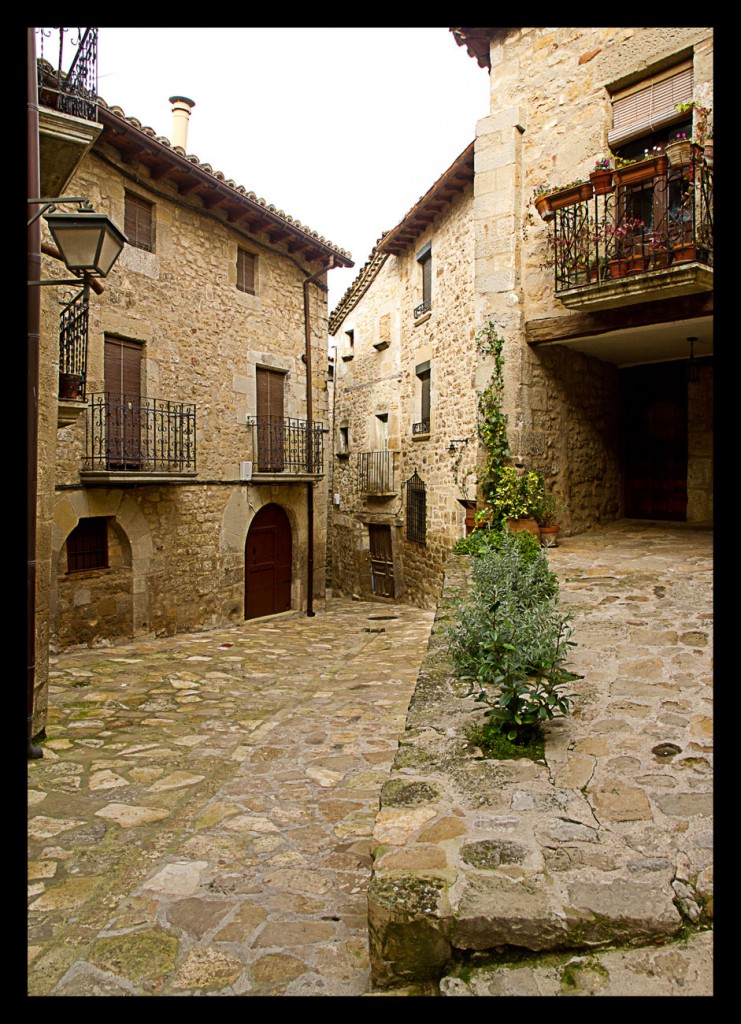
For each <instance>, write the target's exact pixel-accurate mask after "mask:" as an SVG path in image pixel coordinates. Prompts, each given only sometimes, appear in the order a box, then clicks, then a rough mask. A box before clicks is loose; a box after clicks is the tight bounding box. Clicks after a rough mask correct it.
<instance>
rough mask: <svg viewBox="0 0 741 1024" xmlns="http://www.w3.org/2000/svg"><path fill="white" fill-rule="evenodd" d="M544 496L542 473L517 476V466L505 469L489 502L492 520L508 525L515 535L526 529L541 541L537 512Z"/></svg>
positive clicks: (530, 472)
mask: <svg viewBox="0 0 741 1024" xmlns="http://www.w3.org/2000/svg"><path fill="white" fill-rule="evenodd" d="M544 497H545V485H544V483H543V477H542V476H541V475H540V473H537V472H535V471H534V470H530V471H529V472H527V473H524V474H522V475H521V476H518V474H517V471H516V470H515V468H514V466H505V467H504V468H503V469H502V471H501V472H500V474H499V478H498V480H497V485H496V488H495V490H494V493H493V494H492V496H491V498H490V499H489V505H490V507H491V509H492V514H493V518H494V519H495V520H496V521H498V522H500V523H506V524H507V526H508V528H509V529H510V530H511V531H512V533H518V532H519V531H520V530H527V531H528V532H529V533H532V534H533V535H534V536H535V537H538V538H540V529H539V527H538V523H537V521H536V519H535V512H536V510H537V509H538V508H540V505H541V503H542V501H543V498H544Z"/></svg>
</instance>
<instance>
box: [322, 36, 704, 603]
mask: <svg viewBox="0 0 741 1024" xmlns="http://www.w3.org/2000/svg"><path fill="white" fill-rule="evenodd" d="M451 32H452V33H453V36H454V39H455V41H456V43H458V45H462V46H464V47H465V48H466V49H467V51H468V53H469V54H470V56H471V57H472V58H474V59H476V60H477V61H478V63H479V65H480V66H481V67H482V68H483V69H485V70H486V71H488V73H489V75H490V79H491V92H490V95H491V100H490V113H489V115H488V116H487V117H484V118H482V119H481V120H480V121H479V123H478V125H477V126H476V138H475V143H474V163H473V181H472V183H469V186H468V191H467V193H466V194H465V195H464V196H462V197H461V198H460V199H458V200H457V202H455V203H444V202H440V201H438V202H434V201H433V202H432V203H430V202H429V201H428V202H427V204H426V205H425V202H424V200H425V199H428V200H429V198H431V197H430V194H429V193H428V196H427V197H423V200H421V201H420V204H419V206H420V207H421V208H422V209H424V210H426V212H427V215H428V220H427V221H426V222H423V221H420V219H419V218H417V219H415V217H414V216H413V214H415V211H411V212H410V215H409V216H408V217H407V218H406V219H405V222H403V224H402V225H400V226H399V228H397V229H395V231H394V232H391V233H390V234H389V236H384V238H382V239H381V241H380V242H379V244H378V245H377V247H376V249H375V250H374V252H373V254H372V255H371V258H370V260H369V262H368V263H367V264H366V265H365V267H364V268H363V270H362V271H361V273H360V274H359V276H358V278H357V279H356V282H355V284H354V285H353V287H352V288H351V289H349V290H348V292H347V293H346V295H345V296H344V297H343V300H342V302H341V303H340V304H339V306H338V308H337V309H336V310H335V311H334V312H333V313H332V315H331V317H330V332H331V333H332V334H334V335H335V337H336V342H337V346H338V367H339V365H340V364H341V363H342V360H343V359H348V360H349V361H348V363H347V364H345V365H348V366H349V367H350V368H351V369H350V370H349V372H347V371H346V372H345V375H344V378H343V376H342V371H341V370H339V369H338V379H337V391H336V410H335V414H334V417H335V443H336V444H338V445H339V446H340V449H341V448H342V446H343V445H345V444H347V443H349V444H350V455H349V459H348V463H349V465H348V469H346V470H344V472H343V470H341V469H338V463H337V459H336V460H335V462H336V465H335V485H334V488H333V489H334V491H335V499H334V500H335V502H336V501H337V500H338V499H337V495H338V494H339V502H340V504H339V505H336V504H335V506H334V510H335V511H334V515H333V532H334V538H333V552H334V561H333V582H334V583H335V585H336V586H338V587H340V588H341V589H343V590H359V591H360V592H365V591H367V590H368V589H369V588H370V589H373V587H374V583H373V574H372V572H370V571H369V569H371V568H372V567H373V559H372V558H370V556H369V553H368V552H369V544H370V542H371V541H370V539H369V536H368V534H369V533H371V528H372V527H375V526H376V524H379V525H380V524H382V523H383V525H388V527H389V528H390V531H389V532H390V540H391V545H390V547H391V555H390V556H388V557H389V560H390V561H391V562H392V563H393V565H392V568H393V571H394V574H395V575H394V579H395V582H394V591H393V592H394V594H395V596H396V597H402V596H403V597H405V599H408V600H413V601H419V602H421V603H427V601H428V600H429V598H430V596H431V594H433V593H434V592H435V590H436V587H437V585H438V584H439V580H440V571H441V564H442V561H444V556H445V552H446V551H447V550H448V549H449V547H450V546H451V544H452V542H453V541H454V540H455V538H456V536H462V535H463V533H464V513H463V512H462V511H459V512H458V514H457V515H455V514H454V512H453V509H454V502H455V501H456V500H457V498H458V497H459V496H458V495H455V494H454V489H453V488H452V487H451V485H450V482H449V480H448V479H446V478H445V474H444V472H443V471H442V467H443V464H444V460H445V454H446V453H447V452H448V451H451V453H460V452H461V451H463V452H464V455H463V456H462V458H461V459H460V460H459V458H458V455H457V454H456V455H455V461H456V477H457V478H458V482H459V483H460V479H461V478H463V479H465V481H466V487H467V488H468V490H467V491H466V493H465V495H460V497H461V498H464V499H465V498H470V497H472V496H473V497H475V496H476V495H475V493H474V494H473V495H471V493H470V488H471V487H472V479H473V478H472V477H471V476H467V475H466V473H467V471H468V470H469V469H470V468H471V465H472V464H473V465H475V462H476V456H477V453H476V451H475V448H476V444H477V442H476V440H475V396H474V395H472V394H471V389H472V388H481V387H482V386H483V385H484V383H485V382H486V381H487V379H488V377H489V373H490V371H491V366H487V362H486V360H484V361H482V360H480V359H479V358H478V356H477V353H476V350H475V345H474V344H473V338H474V337H475V333H476V332H477V331H478V330H480V329H482V328H484V327H485V326H486V324H487V323H488V322H490V321H491V322H492V323H494V325H495V326H496V329H497V332H498V334H499V335H500V336H501V337H503V338H504V347H503V356H504V380H505V389H504V411H505V413H506V415H507V418H508V430H509V442H510V449H511V455H512V461H513V463H514V465H515V466H516V467H518V468H519V469H521V470H523V471H524V470H526V469H535V470H539V471H540V472H542V474H543V475H544V477H545V480H546V484H547V488H548V490H550V491H551V492H553V493H554V494H555V496H556V497H557V498H558V499H559V500H560V503H561V506H562V509H563V512H562V520H561V523H562V526H563V528H564V532H566V533H568V532H576V531H581V530H584V529H587V528H588V527H590V526H592V525H596V524H599V523H602V522H607V521H610V520H614V519H617V518H623V517H626V518H641V519H655V520H672V521H686V522H688V523H694V524H709V523H710V522H711V520H712V440H713V433H712V383H713V360H712V352H713V262H714V253H713V234H712V230H713V222H712V218H713V202H712V201H713V170H712V168H713V160H712V109H711V107H712V82H713V67H712V62H713V34H712V30H711V29H708V28H454V29H451ZM482 73H483V72H482ZM681 135H685V136H687V141H685V143H684V145H680V144H678V143H676V140H675V137H676V136H681ZM690 138H691V139H693V140H694V142H695V143H698V144H694V145H690V144H688V141H689V139H690ZM607 156H609V158H610V168H609V170H610V173H609V174H608V175H607V182H606V183H604V184H603V183H602V182H598V181H593V180H592V178H591V173H592V172H593V171H594V170H595V169H596V164H597V163H598V162H599V161H600V160H601V159H604V158H605V157H607ZM454 166H455V165H454ZM577 182H579V183H580V185H579V187H578V188H577V187H576V185H575V183H577ZM572 185H573V186H574V188H573V189H572V190H571V191H570V192H567V191H566V186H572ZM433 191H434V190H433ZM537 193H539V195H538V206H537V207H536V205H535V202H534V200H535V198H536V194H537ZM415 209H416V208H415ZM541 210H542V213H541V212H540V211H541ZM452 219H455V220H456V224H457V226H458V228H459V229H460V236H459V237H458V238H457V239H456V252H455V258H454V259H452V260H449V261H448V264H446V263H445V262H444V260H436V258H435V252H436V238H437V235H438V232H442V231H444V230H445V226H446V225H449V224H450V223H451V222H452ZM400 238H403V239H404V241H405V243H407V248H406V249H405V250H404V251H403V252H402V251H401V250H400V249H399V248H398V246H397V242H398V241H399V240H400ZM428 242H430V243H431V249H430V250H429V251H431V252H432V307H431V310H430V311H429V319H428V320H427V321H426V322H425V323H424V324H420V321H421V320H422V317H421V316H419V315H418V316H417V317H415V316H414V312H415V309H416V311H417V313H419V309H418V308H417V306H418V304H419V303H421V302H422V301H423V296H422V288H423V279H424V278H423V267H424V259H425V246H426V244H427V243H428ZM390 252H393V253H394V255H395V262H390V261H389V259H388V258H386V259H384V256H386V254H388V253H390ZM397 261H398V267H399V268H400V269H399V270H397V269H396V268H397ZM402 268H404V269H402ZM453 268H454V270H453ZM415 275H416V276H415ZM415 287H416V289H417V294H416V295H414V297H413V298H411V295H412V294H413V291H414V288H415ZM446 304H447V305H446ZM441 305H442V307H443V309H445V310H449V311H450V313H452V316H451V315H449V313H448V312H445V313H443V315H442V316H440V315H439V308H440V306H441ZM384 314H386V316H387V319H386V321H384V319H383V317H384ZM389 314H391V317H390V320H389V319H388V315H389ZM424 316H427V313H425V314H424ZM394 317H397V319H396V320H395V319H394ZM385 322H388V323H390V324H391V325H392V329H391V332H390V334H389V342H390V344H389V348H388V350H387V351H386V352H385V353H382V354H381V356H380V357H379V356H378V355H377V353H375V352H374V345H375V344H376V343H377V342H378V341H382V340H384V338H383V335H382V331H383V328H382V324H383V323H385ZM394 329H396V331H397V335H396V336H395V335H394ZM387 333H388V332H387ZM420 335H422V336H423V337H424V345H427V346H429V349H428V350H429V352H430V353H431V354H432V353H435V356H436V358H440V356H441V355H442V353H445V358H447V363H446V364H445V372H443V373H440V374H438V375H435V373H434V363H433V362H432V361H431V367H433V369H432V376H431V386H430V392H429V393H430V396H431V397H430V413H431V417H432V419H431V422H430V428H431V432H430V437H429V438H426V439H425V441H424V442H422V441H414V440H413V438H414V437H415V436H416V435H414V434H411V431H412V429H413V422H414V410H415V401H416V400H417V399H416V396H417V395H420V394H421V390H420V389H419V385H418V383H416V382H415V370H416V368H417V367H419V366H422V367H424V365H425V363H426V361H427V358H426V352H427V351H428V350H425V351H424V353H423V354H424V356H425V357H424V358H423V354H421V353H420V352H419V351H418V350H419V349H420V348H422V347H423V346H422V345H421V344H420V342H418V341H417V339H418V338H419V337H420ZM397 338H398V352H399V355H398V357H395V356H394V355H393V353H394V352H395V351H396V349H395V347H394V346H395V344H397ZM364 339H365V340H364ZM351 355H352V359H349V357H350V356H351ZM383 358H385V359H386V360H387V366H385V367H384V365H383V364H382V363H381V359H383ZM374 360H375V361H374ZM417 381H419V378H417ZM413 385H414V387H413ZM415 388H416V391H415ZM395 389H396V390H395ZM445 396H447V399H446V397H445ZM395 401H396V402H398V411H396V409H395V408H394V402H395ZM446 402H447V405H446ZM387 408H388V448H389V449H394V448H395V449H397V450H398V454H395V455H393V456H386V457H385V458H386V459H387V461H388V460H389V459H391V458H393V459H396V460H397V461H398V463H399V469H400V475H399V480H400V485H399V488H398V490H397V491H395V492H394V493H395V494H396V495H397V497H396V499H395V500H396V504H395V505H392V504H391V500H390V499H389V501H388V509H387V510H386V509H383V510H378V505H377V504H375V505H371V503H370V502H369V501H368V500H367V499H364V500H363V502H361V501H360V500H359V496H358V493H357V492H358V484H357V483H353V480H354V479H355V480H356V481H360V480H362V475H361V473H360V471H359V470H358V471H357V472H356V473H355V476H354V475H353V468H352V460H353V457H354V456H355V458H356V459H359V457H360V454H361V453H362V451H364V450H366V449H367V450H373V449H374V448H379V447H383V446H385V444H386V440H385V436H386V435H384V434H383V432H382V431H383V426H382V427H381V428H379V427H377V426H375V427H374V429H375V431H376V433H375V443H374V439H373V434H372V431H371V430H370V426H372V425H374V420H375V421H378V420H379V419H380V420H381V423H382V424H383V416H384V415H385V414H386V409H387ZM442 408H447V409H448V412H447V414H446V416H445V419H444V429H443V430H442V431H439V430H438V424H436V423H435V422H434V418H435V412H434V410H435V409H442ZM410 420H411V424H410ZM440 425H442V424H440ZM379 431H380V432H379ZM410 434H411V437H410V436H409V435H410ZM354 435H357V436H354ZM466 441H467V443H464V442H466ZM416 445H420V447H419V448H418V449H416V450H418V451H419V452H420V453H424V455H426V456H427V459H428V463H427V465H425V464H424V463H423V462H422V457H423V456H422V454H420V456H419V457H418V458H416V459H415V457H414V456H411V455H410V453H411V451H413V450H414V448H415V446H416ZM422 445H424V446H425V447H424V448H423V447H422ZM355 453H357V454H355ZM433 453H434V454H433ZM467 460H469V461H467ZM459 461H460V462H461V465H460V466H458V465H457V463H458V462H459ZM417 463H419V464H420V465H421V467H422V468H420V469H419V475H420V476H421V477H422V480H423V482H424V483H425V484H426V491H425V496H426V503H427V509H428V510H430V509H432V508H433V507H435V506H437V507H438V508H439V510H440V515H439V517H438V520H437V522H434V521H431V520H429V519H428V528H427V543H426V546H421V545H419V546H417V547H416V548H415V547H414V546H413V545H411V544H410V543H409V542H408V537H407V535H408V522H407V518H406V517H405V512H406V508H407V505H406V497H407V496H406V492H402V489H401V485H404V484H405V483H406V481H407V480H408V479H409V477H410V476H411V474H412V472H413V470H414V469H415V468H418V466H417ZM389 464H390V463H389ZM431 464H432V465H434V467H435V469H434V473H433V471H432V469H431V468H430V465H431ZM448 465H449V463H448ZM425 474H426V475H427V477H426V479H425ZM353 487H354V488H355V490H354V491H353ZM479 500H480V495H479ZM445 510H447V511H445ZM428 515H429V512H428ZM384 516H385V519H384V518H383V517H384ZM364 531H365V533H364ZM372 532H376V530H375V529H374V530H373V531H372ZM433 537H435V542H433V541H432V538H433ZM384 540H385V541H386V543H387V548H386V550H388V542H387V538H384ZM413 551H415V552H416V553H417V554H418V556H419V557H418V558H417V559H414V557H413V556H412V552H413ZM369 562H370V566H369ZM376 592H378V590H377V588H376Z"/></svg>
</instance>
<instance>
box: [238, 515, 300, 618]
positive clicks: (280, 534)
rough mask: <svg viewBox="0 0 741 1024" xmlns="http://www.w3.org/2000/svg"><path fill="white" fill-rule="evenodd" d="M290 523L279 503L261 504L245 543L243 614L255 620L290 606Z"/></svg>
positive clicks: (283, 610) (282, 610) (287, 609)
mask: <svg viewBox="0 0 741 1024" xmlns="http://www.w3.org/2000/svg"><path fill="white" fill-rule="evenodd" d="M291 552H292V538H291V524H290V522H289V521H288V516H287V515H286V513H285V512H284V510H283V509H282V508H281V507H280V505H275V504H269V505H263V507H262V508H261V509H260V511H259V512H258V513H257V515H256V516H255V518H254V519H253V520H252V523H251V524H250V528H249V531H248V533H247V542H246V544H245V561H244V588H245V592H244V617H245V619H256V618H258V617H259V616H261V615H274V614H275V613H276V612H285V611H289V609H290V607H291Z"/></svg>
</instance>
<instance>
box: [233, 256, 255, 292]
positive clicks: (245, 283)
mask: <svg viewBox="0 0 741 1024" xmlns="http://www.w3.org/2000/svg"><path fill="white" fill-rule="evenodd" d="M256 277H257V256H256V255H255V254H254V252H246V251H245V250H244V249H237V288H238V289H239V291H240V292H247V294H248V295H255V294H256V289H255V281H256Z"/></svg>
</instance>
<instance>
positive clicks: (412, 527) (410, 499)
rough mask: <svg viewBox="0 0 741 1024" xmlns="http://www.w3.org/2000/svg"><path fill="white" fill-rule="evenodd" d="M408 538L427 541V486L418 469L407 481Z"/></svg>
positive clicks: (419, 541)
mask: <svg viewBox="0 0 741 1024" xmlns="http://www.w3.org/2000/svg"><path fill="white" fill-rule="evenodd" d="M406 490H407V540H411V541H414V543H415V544H426V543H427V488H426V487H425V484H424V482H423V480H422V479H421V477H420V476H419V474H418V473H417V470H416V469H415V471H414V473H413V474H412V476H410V477H409V479H408V480H407V482H406Z"/></svg>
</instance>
